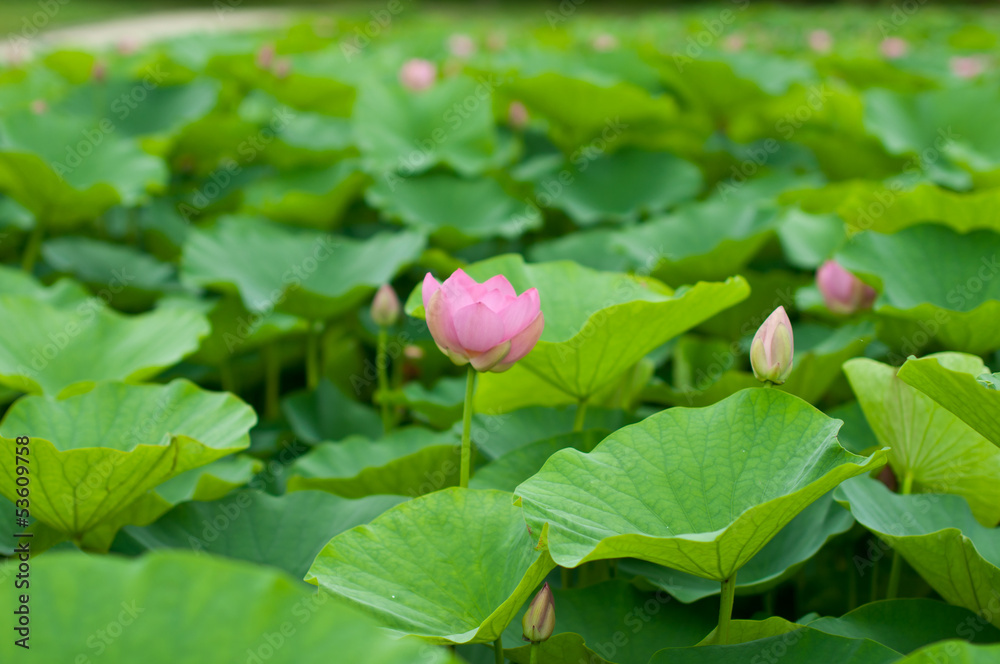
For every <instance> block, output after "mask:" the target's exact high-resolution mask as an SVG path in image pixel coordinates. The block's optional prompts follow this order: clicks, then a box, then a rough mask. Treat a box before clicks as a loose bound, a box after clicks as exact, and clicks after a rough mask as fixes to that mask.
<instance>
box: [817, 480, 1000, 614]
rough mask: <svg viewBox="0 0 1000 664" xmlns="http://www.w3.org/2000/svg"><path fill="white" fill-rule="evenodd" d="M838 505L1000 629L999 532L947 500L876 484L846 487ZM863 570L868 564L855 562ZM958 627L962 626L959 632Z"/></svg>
mask: <svg viewBox="0 0 1000 664" xmlns="http://www.w3.org/2000/svg"><path fill="white" fill-rule="evenodd" d="M834 497H835V499H836V500H837V501H838V502H840V503H842V504H844V505H845V506H847V507H849V509H850V510H851V513H852V514H853V515H854V518H855V519H857V520H858V523H860V524H861V525H863V526H864V527H865V528H867V529H868V530H870V531H872V532H873V533H875V534H876V535H878V536H879V538H881V539H882V540H883V541H885V542H886V543H887V544H889V546H891V547H892V548H893V549H895V550H896V551H897V552H899V554H900V555H902V556H903V558H905V559H906V562H908V563H909V564H910V565H911V566H912V567H913V569H915V570H917V572H918V573H919V574H920V576H922V577H923V578H924V580H925V581H927V583H929V584H930V586H931V587H932V588H934V590H936V591H937V592H938V594H940V595H941V597H943V598H944V599H945V600H946V601H948V602H950V603H952V604H957V605H958V606H964V607H965V608H967V609H969V610H970V611H975V612H982V613H981V615H983V616H984V617H986V618H987V619H988V620H989V621H990V622H991V623H992V624H993V625H994V626H996V627H1000V611H996V610H995V609H996V608H997V607H996V602H997V597H998V596H1000V530H997V529H996V528H986V527H984V526H982V525H981V524H980V523H979V522H978V521H977V520H976V518H975V517H974V516H973V514H972V511H971V510H970V509H969V504H968V503H967V502H966V501H965V499H964V498H962V497H960V496H953V495H948V494H919V495H908V496H904V495H900V494H897V493H893V492H892V491H890V490H889V489H888V488H886V486H885V485H884V484H882V483H881V482H879V481H877V480H873V479H871V478H864V477H862V478H857V479H855V480H852V481H850V482H845V483H844V485H843V486H841V487H840V488H839V489H838V490H837V493H836V495H835V496H834ZM854 563H855V565H857V566H858V567H859V569H863V568H864V567H867V566H868V565H870V564H871V561H869V560H867V559H855V561H854ZM956 627H957V626H956Z"/></svg>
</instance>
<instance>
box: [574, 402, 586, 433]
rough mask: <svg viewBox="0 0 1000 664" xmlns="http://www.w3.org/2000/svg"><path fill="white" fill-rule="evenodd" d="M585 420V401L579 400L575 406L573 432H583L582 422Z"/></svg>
mask: <svg viewBox="0 0 1000 664" xmlns="http://www.w3.org/2000/svg"><path fill="white" fill-rule="evenodd" d="M586 418H587V401H586V400H585V399H581V400H580V403H578V404H577V405H576V417H575V418H573V431H574V432H577V431H583V422H584V420H585V419H586Z"/></svg>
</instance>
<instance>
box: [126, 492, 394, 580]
mask: <svg viewBox="0 0 1000 664" xmlns="http://www.w3.org/2000/svg"><path fill="white" fill-rule="evenodd" d="M402 500H403V499H402V498H399V497H398V496H370V497H368V498H362V499H361V500H347V499H345V498H340V497H338V496H332V495H330V494H328V493H324V492H322V491H299V492H297V493H290V494H287V495H284V496H271V495H268V494H266V493H261V492H260V491H253V490H245V491H238V492H236V493H234V494H232V495H230V496H227V497H225V498H222V499H221V500H216V501H213V502H189V503H183V504H181V505H178V506H177V507H175V508H174V509H172V510H170V511H169V512H167V513H166V514H164V515H163V516H162V517H160V518H159V519H158V520H157V521H156V523H154V524H151V525H148V526H145V527H141V528H140V527H137V526H126V527H125V528H124V529H123V530H122V532H120V533H119V534H118V538H117V539H116V540H115V545H114V547H113V550H114V551H115V552H116V553H125V554H139V553H145V552H146V551H150V550H156V549H165V548H166V549H193V550H194V551H199V552H207V553H211V554H214V555H217V556H226V557H228V558H237V559H239V560H246V561H247V562H251V563H257V564H258V565H271V566H273V567H277V568H279V569H283V570H284V571H286V572H288V573H289V574H291V575H292V576H293V577H295V578H296V579H301V578H302V577H303V576H304V575H305V573H306V572H307V571H308V570H309V565H311V564H312V561H313V560H314V559H315V558H316V554H317V553H319V552H320V550H321V549H322V548H323V547H324V546H326V543H327V542H329V541H330V538H332V537H333V536H334V535H338V534H340V533H342V532H344V531H345V530H348V529H350V528H353V527H355V526H357V525H360V524H362V523H368V522H369V521H371V520H372V519H374V518H375V517H377V516H378V515H379V514H381V513H382V512H385V511H386V510H387V509H389V508H391V507H395V506H396V505H398V504H399V503H400V502H401V501H402Z"/></svg>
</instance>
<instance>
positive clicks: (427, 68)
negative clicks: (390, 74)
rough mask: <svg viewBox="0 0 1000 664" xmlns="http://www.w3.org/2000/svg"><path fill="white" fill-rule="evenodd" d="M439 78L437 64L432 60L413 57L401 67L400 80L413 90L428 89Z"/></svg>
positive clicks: (408, 88) (405, 86) (404, 85)
mask: <svg viewBox="0 0 1000 664" xmlns="http://www.w3.org/2000/svg"><path fill="white" fill-rule="evenodd" d="M435 80H437V66H436V65H435V64H434V63H433V62H431V61H430V60H423V59H421V58H413V59H412V60H407V61H406V62H405V63H404V64H403V66H402V67H400V69H399V82H400V83H402V84H403V87H404V88H406V89H407V90H410V91H411V92H420V91H422V90H427V89H428V88H430V87H431V86H432V85H434V81H435Z"/></svg>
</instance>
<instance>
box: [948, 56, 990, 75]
mask: <svg viewBox="0 0 1000 664" xmlns="http://www.w3.org/2000/svg"><path fill="white" fill-rule="evenodd" d="M948 64H949V66H950V67H951V73H952V74H954V75H955V76H957V77H958V78H976V77H977V76H979V75H980V74H982V73H983V72H984V71H986V63H985V62H984V61H983V59H982V58H978V57H975V56H960V55H959V56H955V57H954V58H952V59H951V60H950V61H949V62H948Z"/></svg>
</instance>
